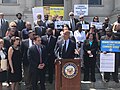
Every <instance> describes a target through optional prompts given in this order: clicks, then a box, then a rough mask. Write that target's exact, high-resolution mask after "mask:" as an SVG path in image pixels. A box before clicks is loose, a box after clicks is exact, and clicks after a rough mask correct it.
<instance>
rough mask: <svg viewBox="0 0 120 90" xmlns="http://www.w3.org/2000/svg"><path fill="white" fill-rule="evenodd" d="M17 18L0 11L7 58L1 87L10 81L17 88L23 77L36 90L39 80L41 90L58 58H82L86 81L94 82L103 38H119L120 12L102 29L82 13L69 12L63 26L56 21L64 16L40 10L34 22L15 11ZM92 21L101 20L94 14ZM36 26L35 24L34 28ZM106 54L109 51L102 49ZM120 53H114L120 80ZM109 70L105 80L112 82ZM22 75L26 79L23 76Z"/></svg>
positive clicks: (2, 55)
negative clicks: (76, 15)
mask: <svg viewBox="0 0 120 90" xmlns="http://www.w3.org/2000/svg"><path fill="white" fill-rule="evenodd" d="M16 17H17V19H16V20H14V21H12V22H8V21H7V20H6V19H5V18H4V14H3V13H0V21H1V22H0V60H7V62H8V66H7V67H8V68H7V70H2V68H1V67H0V90H2V82H5V81H6V82H7V83H8V84H9V83H10V82H11V84H10V85H11V90H18V85H19V82H20V81H24V82H25V87H26V89H27V90H31V89H32V90H37V88H38V86H37V85H38V81H40V86H41V90H46V89H45V80H46V76H45V75H46V73H47V74H48V81H49V83H50V84H52V83H53V78H54V72H55V69H54V66H55V63H54V61H55V59H56V58H63V59H74V58H75V57H79V58H81V68H83V70H84V78H83V80H84V81H92V82H95V81H96V78H95V67H96V60H97V54H98V52H101V51H100V41H101V40H120V15H118V17H117V18H118V19H117V21H116V22H115V23H113V24H111V23H110V22H109V17H106V18H105V21H104V22H103V24H102V29H97V28H96V27H95V25H90V22H87V21H85V20H84V16H83V15H80V17H79V19H77V18H75V16H74V13H73V12H70V13H69V18H70V19H69V21H70V26H69V25H67V24H64V25H63V29H56V28H55V21H62V20H63V17H61V16H58V15H56V16H53V17H52V19H51V20H49V15H44V20H42V16H41V14H37V20H36V21H34V22H33V24H34V25H32V24H31V23H30V22H28V21H24V20H23V19H22V14H21V13H18V14H16ZM91 22H100V20H99V17H98V16H95V17H94V18H93V21H91ZM82 24H89V30H84V29H82ZM32 26H33V28H32ZM102 52H103V53H104V54H106V53H109V52H106V51H102ZM119 59H120V54H119V53H115V72H112V76H113V80H114V81H115V82H116V83H119V80H118V64H119V62H118V61H119ZM110 73H111V72H105V73H104V80H105V81H106V82H109V80H110ZM22 79H23V80H22Z"/></svg>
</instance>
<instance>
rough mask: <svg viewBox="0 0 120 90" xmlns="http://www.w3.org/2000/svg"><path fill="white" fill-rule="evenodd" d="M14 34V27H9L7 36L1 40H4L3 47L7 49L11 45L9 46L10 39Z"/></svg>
mask: <svg viewBox="0 0 120 90" xmlns="http://www.w3.org/2000/svg"><path fill="white" fill-rule="evenodd" d="M15 32H16V29H15V28H14V27H10V28H9V29H8V36H6V37H4V38H3V40H4V47H5V48H6V49H7V51H8V49H9V47H10V46H11V45H12V44H11V38H12V37H13V36H15Z"/></svg>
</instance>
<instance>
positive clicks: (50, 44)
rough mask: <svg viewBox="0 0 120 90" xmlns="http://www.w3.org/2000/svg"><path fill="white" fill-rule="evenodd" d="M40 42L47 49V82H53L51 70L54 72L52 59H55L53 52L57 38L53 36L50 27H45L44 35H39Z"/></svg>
mask: <svg viewBox="0 0 120 90" xmlns="http://www.w3.org/2000/svg"><path fill="white" fill-rule="evenodd" d="M41 39H42V44H43V45H45V46H46V49H47V62H48V63H47V70H48V74H49V78H48V80H49V82H50V83H52V82H53V72H54V60H55V54H54V48H55V44H56V41H57V38H56V37H55V36H53V31H52V29H51V28H48V29H47V33H46V35H44V36H42V37H41Z"/></svg>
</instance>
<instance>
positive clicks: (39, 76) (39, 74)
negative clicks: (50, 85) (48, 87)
mask: <svg viewBox="0 0 120 90" xmlns="http://www.w3.org/2000/svg"><path fill="white" fill-rule="evenodd" d="M31 74H32V75H31V79H32V81H31V83H32V90H38V85H37V83H38V80H40V87H41V89H40V90H45V69H42V70H39V69H35V70H33V71H31Z"/></svg>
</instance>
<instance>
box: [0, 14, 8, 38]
mask: <svg viewBox="0 0 120 90" xmlns="http://www.w3.org/2000/svg"><path fill="white" fill-rule="evenodd" d="M8 27H9V24H8V21H7V20H6V19H4V14H3V13H0V37H4V36H5V33H6V31H7V29H8Z"/></svg>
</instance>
